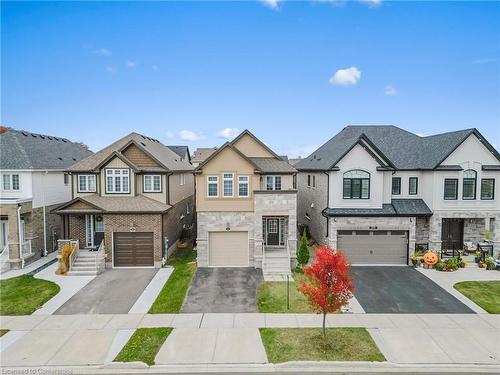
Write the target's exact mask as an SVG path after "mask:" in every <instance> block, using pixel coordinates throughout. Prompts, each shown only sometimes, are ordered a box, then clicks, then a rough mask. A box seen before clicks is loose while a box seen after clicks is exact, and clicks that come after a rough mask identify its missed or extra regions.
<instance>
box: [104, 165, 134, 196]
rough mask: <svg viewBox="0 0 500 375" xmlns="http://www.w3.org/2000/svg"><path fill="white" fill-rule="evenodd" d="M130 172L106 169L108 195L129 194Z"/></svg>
mask: <svg viewBox="0 0 500 375" xmlns="http://www.w3.org/2000/svg"><path fill="white" fill-rule="evenodd" d="M129 192H130V186H129V170H128V169H106V193H129Z"/></svg>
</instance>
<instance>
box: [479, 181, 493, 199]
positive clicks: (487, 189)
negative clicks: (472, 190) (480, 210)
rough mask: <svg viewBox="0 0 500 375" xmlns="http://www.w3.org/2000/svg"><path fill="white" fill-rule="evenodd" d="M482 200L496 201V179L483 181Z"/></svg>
mask: <svg viewBox="0 0 500 375" xmlns="http://www.w3.org/2000/svg"><path fill="white" fill-rule="evenodd" d="M481 199H482V200H493V199H495V179H494V178H483V179H482V180H481Z"/></svg>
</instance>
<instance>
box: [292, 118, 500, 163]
mask: <svg viewBox="0 0 500 375" xmlns="http://www.w3.org/2000/svg"><path fill="white" fill-rule="evenodd" d="M471 134H475V135H476V136H477V137H478V139H479V140H480V141H481V142H482V143H483V144H484V145H485V146H486V147H487V148H488V150H489V151H490V152H491V153H493V154H494V155H495V157H497V159H498V160H500V155H499V154H498V152H497V151H496V150H495V149H494V148H493V146H491V145H490V144H489V143H488V142H487V141H486V139H485V138H484V137H483V136H482V135H481V134H480V133H479V132H478V131H477V129H465V130H459V131H454V132H448V133H442V134H436V135H433V136H428V137H420V136H418V135H416V134H413V133H410V132H408V131H406V130H403V129H400V128H398V127H396V126H393V125H371V126H370V125H363V126H352V125H350V126H347V127H345V128H344V129H342V131H340V132H339V133H338V134H337V135H335V136H334V137H333V138H331V139H330V140H329V141H327V142H326V143H325V144H323V145H322V146H321V147H320V148H318V149H317V150H316V151H314V152H313V153H312V154H311V155H309V156H308V157H307V158H304V159H302V161H300V162H298V163H297V164H296V165H295V167H296V168H297V169H299V170H329V169H331V168H332V167H334V166H335V164H336V163H337V162H338V161H339V160H340V159H341V158H342V157H343V156H344V155H345V154H346V153H347V152H348V151H349V150H350V149H351V148H352V147H354V145H355V144H357V143H358V142H359V141H360V140H361V139H363V140H365V141H366V142H367V143H369V144H370V145H372V146H374V147H375V148H376V150H378V151H379V152H380V153H381V155H382V156H383V157H384V158H385V159H386V160H387V161H388V162H390V164H392V165H393V166H394V168H396V169H434V168H437V167H438V166H439V165H440V164H441V163H442V162H443V161H444V160H445V159H446V158H447V157H448V156H449V155H450V154H451V153H452V152H453V151H454V150H455V149H456V148H457V147H458V146H459V145H460V144H462V142H463V141H465V140H466V139H467V138H468V137H469V136H470V135H471Z"/></svg>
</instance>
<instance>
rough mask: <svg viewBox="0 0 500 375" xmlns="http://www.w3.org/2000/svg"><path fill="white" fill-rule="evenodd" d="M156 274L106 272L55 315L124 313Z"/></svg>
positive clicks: (130, 270)
mask: <svg viewBox="0 0 500 375" xmlns="http://www.w3.org/2000/svg"><path fill="white" fill-rule="evenodd" d="M157 272H158V269H157V268H156V269H155V268H127V269H116V268H115V269H109V270H106V271H104V272H103V273H102V274H100V275H98V276H97V277H96V278H95V279H93V280H92V281H91V282H90V283H88V284H87V285H86V286H85V287H83V288H82V289H81V290H80V291H79V292H78V293H76V294H75V295H74V296H73V297H71V298H70V299H69V300H68V301H67V302H66V303H65V304H63V305H62V306H61V307H60V308H59V309H57V310H56V312H55V313H54V314H59V315H64V314H126V313H128V312H129V310H130V309H131V308H132V306H133V305H134V303H135V302H136V301H137V299H138V298H139V296H140V295H141V294H142V292H143V291H144V289H145V288H146V286H147V285H148V284H149V282H150V281H151V279H153V277H154V275H155V274H156V273H157ZM67 277H78V276H67Z"/></svg>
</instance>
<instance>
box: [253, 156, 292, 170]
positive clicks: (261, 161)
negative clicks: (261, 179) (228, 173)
mask: <svg viewBox="0 0 500 375" xmlns="http://www.w3.org/2000/svg"><path fill="white" fill-rule="evenodd" d="M248 159H250V160H251V161H252V163H253V164H254V165H256V166H257V168H258V170H259V171H260V172H262V173H296V172H297V170H296V169H295V168H294V167H292V166H291V165H290V164H289V163H288V162H287V161H285V160H283V159H281V160H278V159H274V158H248Z"/></svg>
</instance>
